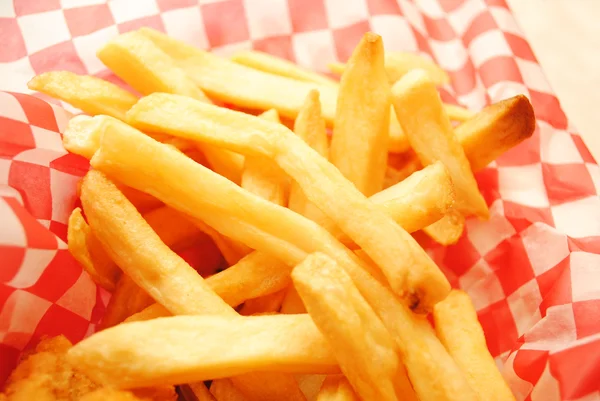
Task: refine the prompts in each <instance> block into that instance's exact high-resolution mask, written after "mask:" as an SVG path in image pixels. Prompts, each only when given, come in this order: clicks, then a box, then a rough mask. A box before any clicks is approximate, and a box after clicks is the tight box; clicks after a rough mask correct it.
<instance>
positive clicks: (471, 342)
mask: <svg viewBox="0 0 600 401" xmlns="http://www.w3.org/2000/svg"><path fill="white" fill-rule="evenodd" d="M433 317H434V320H435V331H436V332H437V335H438V337H439V339H440V340H441V341H442V344H444V347H446V349H447V350H448V352H449V353H450V355H452V358H454V360H455V361H456V363H457V364H458V366H460V368H461V369H462V371H463V372H464V373H465V377H466V379H467V381H468V382H469V385H470V386H471V387H472V388H473V390H475V392H476V393H477V394H478V395H479V399H481V400H494V401H514V400H515V397H514V395H513V394H512V392H511V391H510V389H509V387H508V386H507V385H506V382H505V381H504V378H503V377H502V374H501V373H500V371H499V370H498V368H497V366H496V363H495V362H494V358H492V355H490V351H489V350H488V348H487V344H486V341H485V336H484V334H483V329H482V328H481V325H480V324H479V321H478V320H477V312H476V311H475V308H474V307H473V304H472V303H471V299H470V298H469V296H468V295H467V294H466V293H465V292H463V291H459V290H453V291H452V292H451V293H450V295H448V297H446V299H445V300H444V301H442V302H440V303H439V304H437V305H436V306H435V308H434V310H433Z"/></svg>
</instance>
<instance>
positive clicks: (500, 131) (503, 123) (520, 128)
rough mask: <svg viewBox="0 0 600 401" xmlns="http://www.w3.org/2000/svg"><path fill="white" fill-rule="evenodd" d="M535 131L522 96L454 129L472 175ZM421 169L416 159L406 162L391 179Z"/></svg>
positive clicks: (488, 109)
mask: <svg viewBox="0 0 600 401" xmlns="http://www.w3.org/2000/svg"><path fill="white" fill-rule="evenodd" d="M534 131H535V115H534V113H533V108H532V106H531V103H530V102H529V100H528V99H527V97H525V96H523V95H518V96H514V97H511V98H509V99H506V100H502V101H500V102H498V103H494V104H492V105H490V106H487V107H486V108H484V109H483V110H481V111H480V112H479V113H477V114H476V115H475V117H473V118H471V119H469V120H468V121H466V122H464V123H463V124H461V125H459V126H458V127H456V128H455V129H454V132H455V134H456V137H457V138H458V140H459V142H460V144H461V145H462V147H463V149H464V151H465V155H466V156H467V159H469V163H470V165H471V169H472V170H473V171H474V172H477V171H479V170H482V169H483V168H485V167H486V166H487V165H488V164H490V163H491V162H492V161H494V160H495V159H496V158H497V157H498V156H500V155H501V154H502V153H504V152H506V151H507V150H509V149H512V148H513V147H515V146H516V145H518V144H519V143H521V142H523V141H524V140H525V139H527V138H529V137H530V136H531V135H533V132H534ZM420 167H421V163H420V162H419V160H418V159H417V158H416V157H415V158H413V159H410V160H408V161H407V162H406V163H405V164H404V166H403V168H402V171H399V172H398V173H399V175H396V176H395V177H394V180H395V181H394V182H399V181H401V180H403V179H404V178H406V177H408V176H409V175H411V174H412V173H413V172H415V171H417V170H418V169H419V168H420Z"/></svg>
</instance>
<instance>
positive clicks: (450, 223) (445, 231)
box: [423, 209, 465, 245]
mask: <svg viewBox="0 0 600 401" xmlns="http://www.w3.org/2000/svg"><path fill="white" fill-rule="evenodd" d="M464 229H465V217H464V216H463V215H462V214H461V213H460V212H458V211H457V210H456V209H451V210H450V211H449V212H448V214H446V215H445V216H444V217H442V218H441V219H440V220H438V221H436V222H435V223H433V224H431V225H429V226H427V227H424V228H423V232H424V233H425V234H427V235H428V236H429V237H431V239H433V240H434V241H435V242H437V243H438V244H442V245H452V244H456V243H457V242H458V240H459V239H460V237H461V236H462V233H463V230H464Z"/></svg>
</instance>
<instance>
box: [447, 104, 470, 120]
mask: <svg viewBox="0 0 600 401" xmlns="http://www.w3.org/2000/svg"><path fill="white" fill-rule="evenodd" d="M444 110H445V111H446V114H447V115H448V118H449V119H450V120H452V121H459V122H465V121H468V120H470V119H471V118H473V117H475V115H476V114H477V113H475V112H474V111H472V110H468V109H465V108H464V107H460V106H456V105H453V104H444Z"/></svg>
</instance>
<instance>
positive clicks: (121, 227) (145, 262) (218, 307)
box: [81, 171, 235, 314]
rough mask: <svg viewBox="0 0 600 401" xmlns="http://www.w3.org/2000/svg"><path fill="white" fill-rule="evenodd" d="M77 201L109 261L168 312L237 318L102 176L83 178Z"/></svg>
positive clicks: (89, 175) (88, 175)
mask: <svg viewBox="0 0 600 401" xmlns="http://www.w3.org/2000/svg"><path fill="white" fill-rule="evenodd" d="M81 202H82V204H83V208H84V210H85V213H86V216H87V218H88V222H89V224H90V227H91V228H92V231H93V232H94V234H95V236H96V237H97V238H98V239H99V240H100V242H101V243H102V245H103V247H104V249H105V250H106V251H107V253H108V254H109V255H110V256H111V259H112V260H113V261H115V262H116V264H117V265H118V266H119V267H121V269H123V271H124V272H125V273H126V274H127V275H128V276H129V277H131V279H132V280H133V281H134V282H135V283H136V284H137V285H139V286H140V287H141V288H142V289H144V290H145V291H146V292H147V293H148V294H149V295H150V296H152V297H153V298H154V299H156V300H157V301H158V302H159V303H160V304H162V305H163V306H165V307H166V308H167V309H168V310H169V311H170V312H172V313H174V314H191V313H196V314H206V313H216V314H227V313H229V314H235V311H234V310H233V309H232V308H231V307H230V306H229V305H227V304H226V303H225V302H223V300H222V299H221V298H219V296H217V295H216V294H215V293H214V292H213V291H212V290H211V289H210V288H209V287H208V285H207V284H206V282H205V281H204V280H203V279H202V277H201V276H200V275H199V274H198V273H197V272H196V271H195V270H194V269H193V268H192V267H191V266H189V265H188V264H187V263H186V262H185V261H184V260H183V259H181V258H180V257H179V256H177V255H176V254H175V253H174V252H173V251H171V249H169V247H168V246H167V245H165V244H164V243H163V242H162V241H161V240H160V237H159V236H158V235H157V234H156V233H155V232H154V231H153V230H152V229H151V228H150V226H149V225H148V224H147V223H145V221H144V220H143V218H142V216H141V215H140V214H139V213H138V212H137V210H135V208H134V207H133V205H132V204H131V203H129V202H128V201H127V199H126V198H125V196H123V194H122V193H121V192H120V191H119V190H118V189H117V187H116V186H115V185H114V184H113V183H112V182H110V181H109V180H108V179H106V177H105V176H104V175H103V174H102V173H100V172H98V171H89V172H88V174H87V175H86V176H85V178H84V180H83V185H82V189H81ZM132 227H136V228H137V229H135V230H134V229H132ZM158 261H160V262H159V263H158Z"/></svg>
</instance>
